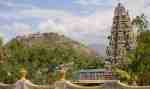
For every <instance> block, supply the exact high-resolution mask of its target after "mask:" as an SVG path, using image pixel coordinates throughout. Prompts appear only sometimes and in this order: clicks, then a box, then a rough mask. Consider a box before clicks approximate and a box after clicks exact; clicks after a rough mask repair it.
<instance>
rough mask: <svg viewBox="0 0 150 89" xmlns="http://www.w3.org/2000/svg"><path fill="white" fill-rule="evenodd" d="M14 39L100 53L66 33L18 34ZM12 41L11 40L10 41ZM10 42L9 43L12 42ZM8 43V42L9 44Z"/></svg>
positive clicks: (92, 53)
mask: <svg viewBox="0 0 150 89" xmlns="http://www.w3.org/2000/svg"><path fill="white" fill-rule="evenodd" d="M13 40H17V41H18V42H21V43H23V44H25V45H26V46H29V47H30V46H38V45H39V46H40V45H42V44H44V45H46V46H52V45H53V46H56V45H61V46H63V45H64V46H68V47H72V48H75V49H79V50H80V51H81V53H83V54H88V55H95V56H98V53H97V52H96V50H94V49H92V48H89V47H86V46H85V45H83V44H81V43H79V42H77V41H74V40H72V39H70V38H68V37H65V36H64V35H60V34H57V33H53V32H50V33H40V32H38V33H33V34H29V35H24V36H17V37H16V38H14V39H13ZM10 42H11V41H10ZM10 42H9V43H10ZM9 43H8V44H9Z"/></svg>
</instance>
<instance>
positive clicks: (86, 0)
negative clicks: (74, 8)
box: [74, 0, 103, 6]
mask: <svg viewBox="0 0 150 89" xmlns="http://www.w3.org/2000/svg"><path fill="white" fill-rule="evenodd" d="M74 3H76V4H80V5H83V6H88V5H102V4H103V3H102V0H76V1H74Z"/></svg>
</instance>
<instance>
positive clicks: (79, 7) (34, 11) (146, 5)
mask: <svg viewBox="0 0 150 89" xmlns="http://www.w3.org/2000/svg"><path fill="white" fill-rule="evenodd" d="M118 2H121V3H123V5H124V6H125V7H126V8H127V9H128V10H129V14H130V16H131V18H134V17H135V16H137V15H140V14H141V13H144V14H145V15H146V16H147V17H148V18H149V16H150V11H149V9H150V0H0V6H1V7H0V36H1V37H2V38H3V39H4V42H8V41H9V40H11V39H12V38H14V37H16V36H22V35H28V34H30V33H36V32H41V33H43V32H57V33H59V34H63V35H65V36H67V37H70V38H72V39H74V40H77V41H79V42H82V43H84V44H86V45H93V46H94V45H95V46H98V45H100V46H102V45H105V46H106V45H107V43H108V40H107V36H108V35H109V34H110V30H111V25H112V17H113V10H114V8H115V6H116V5H117V3H118ZM102 48H103V49H102V50H104V47H102Z"/></svg>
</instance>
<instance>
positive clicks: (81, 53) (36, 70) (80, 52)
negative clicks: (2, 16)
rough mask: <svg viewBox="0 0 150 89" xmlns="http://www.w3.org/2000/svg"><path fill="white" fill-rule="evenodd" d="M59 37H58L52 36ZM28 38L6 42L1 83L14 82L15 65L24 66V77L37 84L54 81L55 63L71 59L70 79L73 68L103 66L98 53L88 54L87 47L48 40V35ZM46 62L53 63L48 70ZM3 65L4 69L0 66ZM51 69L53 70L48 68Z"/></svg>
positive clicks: (16, 72)
mask: <svg viewBox="0 0 150 89" xmlns="http://www.w3.org/2000/svg"><path fill="white" fill-rule="evenodd" d="M56 38H59V37H57V36H56V37H55V39H56ZM28 39H30V41H26V40H24V41H18V40H16V39H14V40H12V41H11V42H9V43H8V44H7V45H5V47H6V48H7V53H8V54H9V57H8V59H7V61H6V62H5V63H4V64H3V65H1V66H2V67H1V73H0V76H3V77H1V78H0V81H2V82H5V83H12V82H15V81H16V80H17V79H18V77H19V69H20V68H22V67H25V68H26V69H27V70H28V78H29V79H30V80H31V81H32V82H34V83H37V84H45V83H48V82H50V83H51V82H54V81H55V80H57V79H58V78H59V76H58V69H56V66H59V65H60V64H67V63H71V62H73V63H74V64H73V65H71V66H69V67H70V68H69V70H68V71H69V72H67V78H68V79H72V78H73V76H74V74H75V72H76V71H78V70H80V69H84V68H85V69H86V68H89V67H90V68H100V67H103V63H102V62H101V57H97V56H96V55H94V54H88V53H87V52H86V51H85V49H86V50H87V48H85V47H83V46H81V45H80V44H77V43H76V42H73V41H72V40H68V39H66V38H61V40H58V39H56V40H51V39H52V38H51V37H50V38H46V39H49V40H46V39H45V38H39V39H38V40H37V39H31V38H28ZM49 65H55V67H53V69H51V70H50V72H48V70H49V69H48V67H49ZM3 68H4V69H3ZM52 70H54V71H52Z"/></svg>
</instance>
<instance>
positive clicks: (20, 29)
mask: <svg viewBox="0 0 150 89" xmlns="http://www.w3.org/2000/svg"><path fill="white" fill-rule="evenodd" d="M30 33H32V28H31V26H30V25H28V24H24V23H19V22H14V23H12V24H9V25H1V26H0V34H1V36H2V37H3V38H4V41H5V42H7V41H9V40H10V39H11V38H12V37H15V36H22V35H28V34H30Z"/></svg>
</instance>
